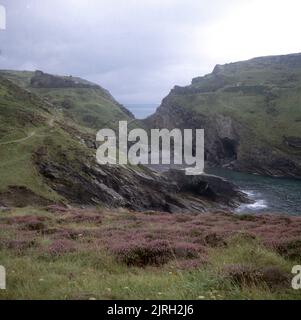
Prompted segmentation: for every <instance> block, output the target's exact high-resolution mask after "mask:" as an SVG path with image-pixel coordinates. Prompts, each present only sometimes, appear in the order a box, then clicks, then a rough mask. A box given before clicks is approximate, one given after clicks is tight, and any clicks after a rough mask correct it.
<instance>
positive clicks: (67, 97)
mask: <svg viewBox="0 0 301 320" xmlns="http://www.w3.org/2000/svg"><path fill="white" fill-rule="evenodd" d="M0 75H2V76H4V77H5V78H7V79H9V80H11V81H12V82H14V83H16V84H17V85H18V86H20V87H22V88H24V89H26V90H29V91H31V92H33V93H35V94H37V95H39V96H41V97H42V98H44V99H46V101H47V100H48V101H49V102H51V103H52V104H53V105H54V106H55V107H56V108H58V109H59V110H60V111H62V113H63V115H64V117H65V119H66V120H68V119H70V120H72V121H74V122H76V123H77V124H79V125H82V126H84V127H88V128H90V129H98V130H99V129H101V128H103V127H115V126H116V123H118V121H120V120H129V119H133V118H134V116H133V115H132V114H131V113H130V112H129V111H128V110H127V109H125V108H124V107H123V106H122V105H121V104H119V103H118V102H117V101H116V100H115V99H114V98H113V97H112V95H111V94H110V93H109V92H108V91H107V90H105V89H103V88H102V87H100V86H98V85H96V84H94V83H91V82H89V81H86V80H83V79H81V78H77V77H71V76H69V77H66V76H54V75H50V74H46V73H43V72H41V71H36V72H29V71H9V70H4V71H0Z"/></svg>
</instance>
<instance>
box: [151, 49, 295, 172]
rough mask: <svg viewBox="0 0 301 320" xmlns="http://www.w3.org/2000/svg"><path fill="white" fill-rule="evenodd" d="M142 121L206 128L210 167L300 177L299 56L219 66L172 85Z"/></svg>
mask: <svg viewBox="0 0 301 320" xmlns="http://www.w3.org/2000/svg"><path fill="white" fill-rule="evenodd" d="M146 122H147V123H148V124H149V126H155V127H158V126H159V127H182V128H186V127H187V128H205V134H206V139H205V144H206V159H207V162H208V164H209V165H211V166H212V165H213V166H216V165H217V166H221V165H224V166H228V167H232V168H235V169H239V170H243V171H248V172H254V173H259V174H268V175H273V176H295V177H301V54H292V55H287V56H272V57H263V58H255V59H252V60H249V61H243V62H237V63H230V64H226V65H223V66H221V65H218V66H216V67H215V69H214V71H213V72H212V73H211V74H209V75H206V76H204V77H198V78H195V79H193V80H192V84H191V85H190V86H187V87H178V86H176V87H175V88H174V89H173V90H172V91H171V93H170V94H169V95H168V96H167V97H166V98H165V99H164V100H163V102H162V105H161V106H160V108H159V109H158V110H157V112H156V114H155V115H153V116H151V117H150V118H148V119H147V120H146Z"/></svg>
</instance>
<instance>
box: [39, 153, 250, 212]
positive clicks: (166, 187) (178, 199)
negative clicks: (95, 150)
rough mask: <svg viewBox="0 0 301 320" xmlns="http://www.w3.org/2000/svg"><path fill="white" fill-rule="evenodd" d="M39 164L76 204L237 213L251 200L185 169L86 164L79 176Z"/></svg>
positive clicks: (69, 169) (219, 180)
mask: <svg viewBox="0 0 301 320" xmlns="http://www.w3.org/2000/svg"><path fill="white" fill-rule="evenodd" d="M37 164H38V166H39V170H40V173H41V174H42V175H43V176H44V177H45V179H47V181H48V184H49V185H50V186H51V187H52V188H53V189H54V190H56V191H57V192H58V193H59V194H61V195H63V196H64V197H65V198H66V199H68V200H69V201H71V202H72V203H75V204H85V205H98V204H99V205H100V204H102V205H106V206H108V207H126V208H130V209H133V210H138V211H141V210H142V211H143V210H156V211H164V212H171V213H172V212H206V211H208V210H209V209H215V210H217V209H229V208H236V207H238V206H239V205H240V204H241V203H247V202H248V201H249V200H248V198H247V197H246V195H245V194H243V193H241V192H240V191H239V190H238V188H237V187H236V186H235V185H233V184H232V183H230V182H227V181H226V180H224V179H222V178H219V177H215V176H209V175H202V176H198V177H192V176H185V171H181V170H170V171H168V172H166V173H164V174H159V173H157V172H154V171H152V170H149V169H147V168H145V167H138V168H133V167H127V166H100V165H98V164H96V163H85V164H82V168H81V170H80V171H78V170H74V169H73V168H72V167H71V166H68V165H62V164H58V163H51V162H49V161H48V162H47V160H46V159H44V160H43V159H42V158H39V160H38V161H37Z"/></svg>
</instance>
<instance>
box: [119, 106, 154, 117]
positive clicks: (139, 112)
mask: <svg viewBox="0 0 301 320" xmlns="http://www.w3.org/2000/svg"><path fill="white" fill-rule="evenodd" d="M159 105H160V103H147V104H124V106H125V107H126V108H127V109H128V110H130V111H131V112H132V113H133V114H134V116H135V117H136V118H137V119H145V118H147V117H148V116H150V115H152V114H153V113H155V111H156V109H157V108H158V107H159Z"/></svg>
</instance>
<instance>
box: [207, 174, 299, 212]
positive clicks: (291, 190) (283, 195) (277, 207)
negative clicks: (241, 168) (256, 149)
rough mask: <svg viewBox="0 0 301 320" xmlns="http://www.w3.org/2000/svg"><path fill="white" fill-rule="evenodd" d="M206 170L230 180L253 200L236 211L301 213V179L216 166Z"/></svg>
mask: <svg viewBox="0 0 301 320" xmlns="http://www.w3.org/2000/svg"><path fill="white" fill-rule="evenodd" d="M206 172H207V173H210V174H215V175H217V176H221V177H224V178H226V179H228V180H229V181H232V182H233V183H235V184H236V185H237V186H238V187H239V188H240V189H241V190H242V191H243V192H245V193H246V194H247V195H248V196H249V198H250V199H252V200H253V201H254V203H252V204H244V205H242V206H241V207H239V208H238V209H237V211H238V212H240V213H263V212H266V213H267V212H270V213H286V214H291V215H301V180H293V179H279V178H271V177H262V176H256V175H251V174H245V173H240V172H234V171H231V170H226V169H216V168H214V169H207V170H206Z"/></svg>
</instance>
